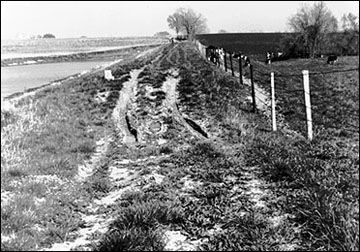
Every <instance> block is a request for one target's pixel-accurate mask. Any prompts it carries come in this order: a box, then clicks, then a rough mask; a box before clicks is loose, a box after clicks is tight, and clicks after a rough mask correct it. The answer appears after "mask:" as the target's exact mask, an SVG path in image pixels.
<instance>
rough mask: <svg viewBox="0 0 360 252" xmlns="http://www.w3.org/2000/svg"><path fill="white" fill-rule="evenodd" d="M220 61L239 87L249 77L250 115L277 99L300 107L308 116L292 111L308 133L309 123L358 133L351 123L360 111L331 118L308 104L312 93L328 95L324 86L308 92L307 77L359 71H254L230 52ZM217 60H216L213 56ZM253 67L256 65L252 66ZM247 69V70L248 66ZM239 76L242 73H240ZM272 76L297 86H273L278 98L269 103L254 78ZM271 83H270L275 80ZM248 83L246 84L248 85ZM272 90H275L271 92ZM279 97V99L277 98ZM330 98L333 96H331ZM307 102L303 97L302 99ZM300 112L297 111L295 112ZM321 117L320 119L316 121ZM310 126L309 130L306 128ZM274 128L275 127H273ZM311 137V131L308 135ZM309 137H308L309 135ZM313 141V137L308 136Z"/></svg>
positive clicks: (202, 49) (243, 58) (202, 48)
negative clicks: (259, 105)
mask: <svg viewBox="0 0 360 252" xmlns="http://www.w3.org/2000/svg"><path fill="white" fill-rule="evenodd" d="M197 43H198V47H199V50H200V52H201V54H202V55H203V56H204V57H206V58H208V59H209V60H211V59H210V58H209V57H208V51H207V48H206V46H204V45H202V44H200V43H199V42H197ZM219 55H220V57H219V58H220V59H216V61H215V62H214V61H213V63H214V64H216V65H217V66H219V67H220V68H223V69H224V70H225V71H226V72H228V71H230V72H231V73H232V75H233V76H235V74H236V76H239V82H240V84H244V83H243V76H244V75H247V76H249V77H250V85H251V86H252V92H253V94H252V99H253V100H252V103H253V112H256V111H258V109H257V106H256V104H257V103H259V104H262V105H264V106H262V107H263V108H264V107H265V108H268V109H271V104H272V102H274V104H276V103H278V102H279V100H281V104H282V105H283V106H288V107H289V108H296V107H297V106H301V107H302V109H301V110H302V111H303V112H304V113H309V111H310V115H308V114H306V116H304V115H301V114H298V113H296V112H293V111H292V112H293V113H294V115H295V116H296V119H298V120H301V121H305V122H306V123H307V131H308V133H309V130H311V131H312V129H311V128H312V124H314V125H315V126H316V127H318V126H321V127H324V128H327V129H337V130H343V131H348V132H352V133H359V125H358V124H353V123H351V122H349V120H350V121H357V122H358V121H359V112H358V111H357V113H356V115H355V116H353V115H351V114H349V115H348V114H347V115H344V116H346V118H342V117H336V116H332V115H331V114H329V113H327V112H328V111H326V110H325V111H319V110H317V108H318V106H320V105H321V104H316V103H314V104H315V105H311V103H310V97H311V94H310V93H313V97H315V96H314V94H325V95H326V94H327V92H330V91H329V90H328V88H327V87H325V86H324V88H322V89H321V88H315V89H314V88H313V89H311V90H310V89H309V76H319V77H321V78H323V76H324V75H331V74H337V73H347V72H348V73H351V72H354V71H359V68H347V69H334V70H331V71H328V70H326V71H306V74H305V73H304V72H305V71H302V72H301V73H294V74H293V73H291V74H287V73H281V72H280V71H276V70H273V71H271V72H268V71H263V70H262V69H261V68H260V67H259V68H257V69H254V65H253V64H249V61H248V59H246V58H247V57H246V56H242V55H241V54H239V53H238V54H237V55H236V56H237V57H236V58H234V57H233V56H234V55H235V54H234V53H233V52H226V51H222V52H221V53H220V54H219ZM215 58H216V57H215ZM255 65H256V64H255ZM248 66H249V67H248ZM240 73H241V74H240ZM271 73H273V76H274V77H273V78H274V80H277V81H279V83H284V82H286V81H289V80H291V81H294V82H295V83H297V85H296V86H293V87H292V88H291V87H285V86H284V85H276V94H274V97H275V95H276V96H277V99H276V101H272V100H271V88H270V85H269V86H266V89H269V91H267V90H264V89H263V88H262V87H259V86H258V85H256V83H255V82H254V76H256V78H257V79H261V80H264V79H265V80H269V83H270V80H271ZM284 79H285V80H284ZM274 80H273V81H274ZM305 82H307V85H308V88H307V89H308V90H309V91H307V90H305V89H306V88H305ZM247 83H249V82H247ZM274 90H275V89H274ZM279 95H280V97H279ZM330 95H333V94H330ZM306 96H308V99H309V101H308V102H306V101H305V102H304V97H306ZM305 100H306V98H305ZM294 110H297V111H299V109H294ZM272 113H276V112H275V111H272ZM311 114H314V115H315V116H316V119H315V120H314V119H313V118H312V117H311ZM319 118H320V119H319ZM330 123H331V124H330ZM309 127H310V129H309ZM275 129H276V127H275ZM311 135H312V132H311ZM308 137H310V135H309V134H308ZM311 138H312V137H311Z"/></svg>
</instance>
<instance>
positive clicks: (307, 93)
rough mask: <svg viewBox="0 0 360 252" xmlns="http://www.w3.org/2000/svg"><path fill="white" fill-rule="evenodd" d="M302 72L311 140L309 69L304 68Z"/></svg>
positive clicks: (308, 132) (309, 137)
mask: <svg viewBox="0 0 360 252" xmlns="http://www.w3.org/2000/svg"><path fill="white" fill-rule="evenodd" d="M302 73H303V82H304V95H305V107H306V122H307V135H308V139H309V140H310V141H311V140H312V139H313V130H312V119H311V104H310V87H309V71H308V70H303V71H302Z"/></svg>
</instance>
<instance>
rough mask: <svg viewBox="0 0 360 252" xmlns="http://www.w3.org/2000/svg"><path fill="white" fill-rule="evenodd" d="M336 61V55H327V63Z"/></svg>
mask: <svg viewBox="0 0 360 252" xmlns="http://www.w3.org/2000/svg"><path fill="white" fill-rule="evenodd" d="M336 62H337V56H336V55H329V57H328V59H327V63H328V64H334V63H336Z"/></svg>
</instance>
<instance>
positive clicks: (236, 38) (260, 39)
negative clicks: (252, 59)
mask: <svg viewBox="0 0 360 252" xmlns="http://www.w3.org/2000/svg"><path fill="white" fill-rule="evenodd" d="M286 34H287V33H224V34H201V35H197V36H196V38H197V39H198V40H199V41H200V42H201V43H202V44H204V45H213V46H218V47H222V48H224V49H225V50H227V51H228V52H241V53H242V54H245V55H251V56H259V55H260V56H263V57H265V55H266V52H267V51H274V52H275V51H277V50H278V47H279V43H280V41H281V39H282V37H283V36H284V35H286Z"/></svg>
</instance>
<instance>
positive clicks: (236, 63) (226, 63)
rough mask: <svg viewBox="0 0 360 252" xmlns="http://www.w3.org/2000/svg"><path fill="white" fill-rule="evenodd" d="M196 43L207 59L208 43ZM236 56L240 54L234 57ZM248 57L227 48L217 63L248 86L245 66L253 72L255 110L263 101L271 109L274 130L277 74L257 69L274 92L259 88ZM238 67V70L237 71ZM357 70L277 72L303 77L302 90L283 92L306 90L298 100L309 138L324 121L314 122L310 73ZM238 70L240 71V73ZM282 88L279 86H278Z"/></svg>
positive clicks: (355, 127) (351, 128)
mask: <svg viewBox="0 0 360 252" xmlns="http://www.w3.org/2000/svg"><path fill="white" fill-rule="evenodd" d="M196 44H197V46H198V48H199V50H200V53H201V54H202V55H203V56H204V57H205V58H206V56H207V55H206V48H207V47H206V46H204V45H202V44H201V43H200V42H199V41H196ZM234 55H236V57H234ZM246 57H247V56H243V55H242V54H241V52H238V53H237V54H235V53H234V52H227V51H225V50H223V55H222V57H221V55H220V59H219V61H218V62H217V65H218V66H219V67H220V68H222V69H224V70H225V71H226V72H229V71H230V72H231V74H232V76H235V75H236V76H238V77H239V82H240V85H244V79H243V71H244V69H243V68H244V67H246V68H248V69H249V70H248V71H249V75H250V82H248V84H250V85H251V92H252V96H251V100H252V107H253V108H252V111H253V112H254V113H257V112H258V106H257V105H258V103H261V104H262V105H263V106H262V108H264V109H269V110H271V113H269V115H270V116H271V127H272V130H273V131H277V129H278V127H277V121H276V103H277V101H276V99H275V97H276V95H275V73H274V72H273V71H272V72H271V73H270V76H269V74H268V73H264V72H262V71H257V74H258V75H260V76H262V77H263V78H268V77H270V81H269V82H270V94H268V93H267V92H266V91H264V90H263V89H262V88H260V87H258V86H257V85H256V84H255V82H254V65H253V64H251V63H250V64H249V65H248V67H247V66H246V62H245V65H243V62H242V61H243V58H246ZM236 69H238V71H237V70H236ZM353 71H359V68H350V69H344V70H332V71H320V72H311V73H310V72H309V70H302V73H301V74H277V73H276V77H282V78H289V77H299V79H300V78H302V89H297V88H292V89H291V88H282V91H283V92H282V95H284V94H285V95H286V94H287V93H297V94H299V93H303V98H304V99H303V101H304V102H303V103H298V104H297V105H299V106H302V107H303V109H304V112H305V117H302V118H301V119H303V121H305V122H306V132H307V138H308V139H309V140H310V141H311V140H313V138H314V133H313V123H321V122H319V121H314V120H313V116H312V113H313V111H312V107H311V95H310V94H311V90H310V80H309V76H310V75H330V74H334V73H346V72H353ZM236 72H237V73H236ZM277 89H279V87H277ZM327 117H329V115H327ZM329 119H332V120H336V119H337V118H334V117H331V116H330V118H329ZM345 124H346V126H348V128H347V129H346V131H350V132H358V131H359V129H358V127H359V126H358V125H354V124H351V123H345ZM327 127H330V128H332V127H331V126H330V125H327Z"/></svg>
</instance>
